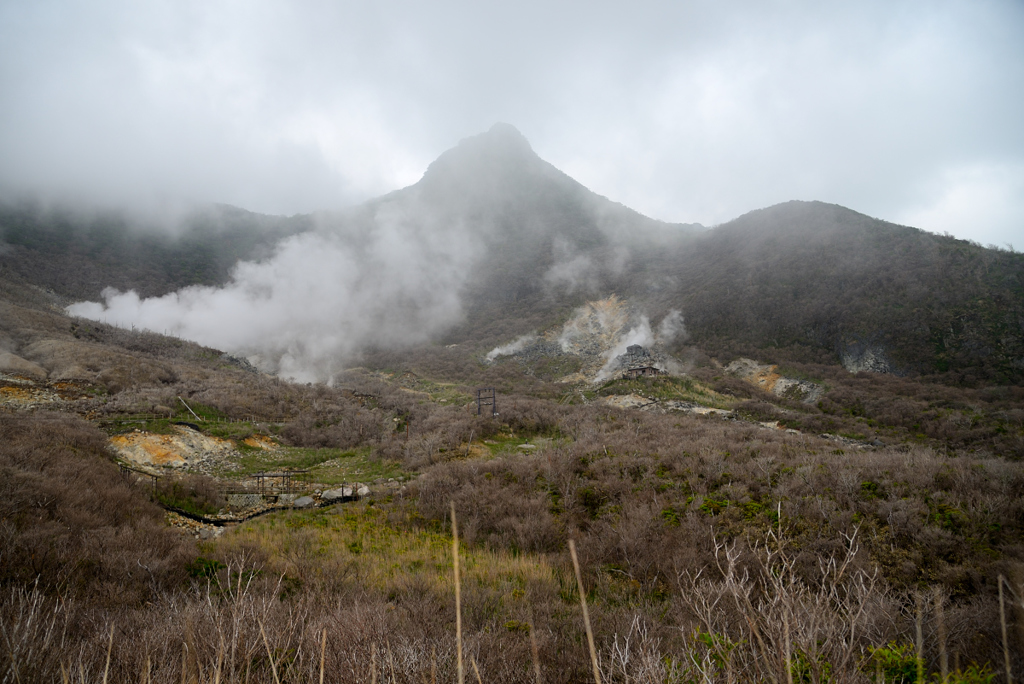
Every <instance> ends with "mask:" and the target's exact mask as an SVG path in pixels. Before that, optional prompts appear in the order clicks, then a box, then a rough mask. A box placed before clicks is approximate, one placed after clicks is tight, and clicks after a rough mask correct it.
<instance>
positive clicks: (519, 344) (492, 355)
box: [484, 333, 537, 363]
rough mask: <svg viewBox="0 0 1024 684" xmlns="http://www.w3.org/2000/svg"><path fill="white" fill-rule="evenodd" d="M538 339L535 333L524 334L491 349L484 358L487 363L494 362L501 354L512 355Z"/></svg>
mask: <svg viewBox="0 0 1024 684" xmlns="http://www.w3.org/2000/svg"><path fill="white" fill-rule="evenodd" d="M536 339H537V336H536V335H535V334H534V333H528V334H526V335H522V336H520V337H517V338H516V339H514V340H512V341H511V342H509V343H508V344H503V345H502V346H500V347H495V348H494V349H492V350H491V351H489V352H487V356H485V357H484V359H485V360H486V361H487V363H492V362H493V361H494V360H495V359H496V358H498V357H499V356H511V355H512V354H515V353H516V352H517V351H521V350H522V349H524V348H525V347H526V346H527V345H528V344H530V343H531V342H533V341H534V340H536Z"/></svg>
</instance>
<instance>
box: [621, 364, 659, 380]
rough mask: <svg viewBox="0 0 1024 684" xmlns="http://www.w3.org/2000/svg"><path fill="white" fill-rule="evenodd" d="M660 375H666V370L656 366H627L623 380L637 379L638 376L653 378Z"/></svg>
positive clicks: (623, 373)
mask: <svg viewBox="0 0 1024 684" xmlns="http://www.w3.org/2000/svg"><path fill="white" fill-rule="evenodd" d="M659 375H665V371H663V370H661V369H660V368H655V367H654V366H638V367H636V368H627V369H626V370H624V371H622V378H623V380H636V379H637V378H653V377H656V376H659Z"/></svg>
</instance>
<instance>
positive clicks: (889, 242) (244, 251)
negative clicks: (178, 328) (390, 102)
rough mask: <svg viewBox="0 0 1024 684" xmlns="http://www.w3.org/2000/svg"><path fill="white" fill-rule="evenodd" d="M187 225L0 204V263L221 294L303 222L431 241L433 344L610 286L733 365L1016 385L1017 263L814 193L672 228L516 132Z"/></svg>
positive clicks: (358, 239) (36, 276) (480, 336)
mask: <svg viewBox="0 0 1024 684" xmlns="http://www.w3.org/2000/svg"><path fill="white" fill-rule="evenodd" d="M211 216H212V218H211ZM190 225H191V227H190V228H189V230H187V231H185V232H184V233H183V234H182V236H180V237H179V238H177V239H171V238H168V237H164V236H158V237H157V238H153V237H140V234H139V233H137V232H133V231H132V228H131V226H130V225H128V223H127V221H126V220H124V219H121V220H113V221H108V222H107V223H106V224H103V223H102V222H100V223H97V222H95V221H94V222H93V223H92V224H89V223H87V222H86V223H83V224H81V225H78V226H77V227H76V226H75V225H74V221H73V217H72V218H69V217H67V216H65V217H60V216H58V217H57V218H55V219H52V220H51V219H48V218H47V217H46V216H44V215H42V214H40V213H39V212H35V213H34V214H33V213H32V212H31V211H19V210H18V209H17V208H16V207H10V206H7V207H2V208H0V241H3V242H4V243H5V244H6V245H8V246H7V247H6V248H5V250H0V266H2V267H3V268H4V270H5V272H10V273H13V274H15V275H16V276H18V277H19V278H21V279H22V280H23V281H24V282H25V283H27V284H30V285H35V286H41V287H44V288H48V289H50V290H53V291H55V292H56V293H57V294H58V295H60V296H61V297H64V298H75V297H77V298H79V299H87V298H94V299H95V298H96V297H97V296H98V295H99V291H100V290H102V289H103V288H105V287H109V286H114V287H117V288H119V289H122V290H127V289H135V290H137V291H138V292H139V293H140V295H142V296H147V295H149V296H154V295H161V294H164V293H167V292H172V291H174V290H177V289H180V288H182V287H188V286H192V285H203V286H223V285H225V284H227V283H228V282H229V281H230V280H231V278H232V277H235V275H234V274H235V266H236V264H237V263H238V262H240V261H250V262H261V261H264V262H265V261H269V260H272V259H274V258H276V255H278V254H279V253H280V250H281V245H282V244H283V243H282V240H285V239H286V238H289V237H294V236H297V235H301V234H308V235H319V236H321V238H322V240H326V241H327V242H326V243H324V244H330V245H335V246H336V247H337V249H341V250H343V251H342V252H341V253H343V254H351V255H352V257H353V259H351V261H352V262H353V263H362V264H364V266H363V268H375V267H384V268H397V269H398V270H396V271H395V273H394V277H399V278H401V277H404V272H405V271H408V270H409V269H408V268H406V267H405V266H403V265H398V266H388V264H389V261H391V260H392V259H393V257H392V255H391V254H389V251H391V248H393V247H395V246H398V245H399V244H401V241H403V240H407V239H412V240H414V241H416V242H417V244H421V245H422V246H423V247H430V248H431V249H433V245H438V246H440V247H441V250H442V251H441V252H439V253H438V254H439V257H438V258H436V259H435V262H434V263H420V264H418V265H416V266H415V268H416V269H418V270H420V271H422V273H420V274H419V275H418V276H417V277H418V278H419V280H416V281H414V283H413V284H410V285H408V286H406V287H413V288H416V287H418V288H420V289H423V288H424V287H426V288H428V289H429V288H430V287H434V286H435V285H434V284H433V283H432V282H431V280H432V279H435V280H437V281H438V283H439V284H437V285H436V287H437V288H439V291H438V295H437V296H438V297H444V298H448V299H451V298H453V297H454V298H455V299H456V300H457V304H458V306H459V308H460V309H461V312H460V311H451V312H449V314H448V316H447V318H448V319H451V320H453V321H455V322H454V323H451V324H449V323H445V324H444V325H445V326H447V327H443V326H442V327H441V328H439V329H438V331H434V332H431V333H430V335H431V339H433V340H434V342H435V343H436V342H444V343H446V344H454V343H458V344H463V345H466V344H467V343H468V347H467V348H472V349H475V350H484V351H486V350H485V349H484V348H485V347H486V348H490V347H493V346H497V345H499V344H504V343H507V342H508V341H509V340H510V339H511V338H513V337H515V336H518V335H521V334H524V333H528V332H530V331H536V330H539V329H543V328H546V327H549V325H550V324H551V323H552V322H555V321H557V320H559V319H560V318H564V317H565V316H566V315H568V313H569V312H571V311H572V310H573V309H574V308H576V307H578V306H581V305H583V304H584V303H586V302H587V301H592V300H598V299H602V298H604V297H607V296H609V295H611V294H615V293H617V294H619V295H620V296H622V297H626V298H628V299H629V300H630V301H632V302H633V303H634V305H635V306H636V307H638V309H641V310H643V311H644V312H646V313H647V314H648V315H650V316H651V317H652V318H656V317H661V316H664V315H665V314H667V313H668V312H669V311H671V310H680V311H682V315H683V316H684V317H685V319H686V327H687V330H688V331H689V335H690V338H689V341H688V342H685V343H684V342H679V343H678V345H677V347H678V348H677V350H676V351H677V352H680V353H681V352H682V346H681V345H684V344H685V345H690V346H696V347H699V348H700V349H702V350H703V352H705V353H707V354H710V355H712V356H716V357H722V358H724V359H725V360H728V359H730V358H735V357H737V356H741V355H742V356H752V357H753V356H757V357H761V358H765V359H766V360H781V361H785V360H794V361H800V362H827V363H841V362H842V363H845V364H846V365H847V367H848V368H851V369H856V368H860V367H872V368H875V369H876V370H887V371H890V372H898V373H912V374H925V375H935V374H940V375H941V374H946V375H948V377H949V378H951V379H952V380H953V381H955V382H966V383H972V382H978V381H994V382H1000V383H1016V382H1021V381H1022V380H1024V346H1022V345H1024V343H1022V342H1021V340H1022V339H1024V257H1022V256H1021V255H1017V254H1013V253H1008V252H1001V251H997V250H990V249H986V248H982V247H980V246H977V245H973V244H971V243H969V242H967V241H962V240H956V239H955V238H949V237H943V236H937V235H932V234H930V233H927V232H925V231H921V230H919V229H916V228H911V227H907V226H899V225H896V224H892V223H889V222H885V221H882V220H879V219H874V218H871V217H869V216H866V215H864V214H861V213H858V212H856V211H854V210H852V209H848V208H845V207H841V206H839V205H834V204H827V203H823V202H803V201H791V202H784V203H780V204H778V205H774V206H772V207H766V208H762V209H756V210H753V211H751V212H747V213H745V214H743V215H741V216H739V217H737V218H736V219H733V220H732V221H728V222H726V223H723V224H720V225H718V226H716V227H715V228H713V229H704V227H703V226H700V225H699V224H671V223H665V222H662V221H658V220H656V219H652V218H649V217H646V216H643V215H642V214H640V213H638V212H635V211H633V210H632V209H629V208H628V207H625V206H623V205H621V204H618V203H615V202H613V201H611V200H609V199H607V198H604V197H602V196H600V195H597V194H596V193H593V192H591V191H590V190H588V189H587V188H586V187H584V186H583V185H582V184H580V183H578V182H577V181H575V180H574V179H572V178H571V177H569V176H568V175H566V174H565V173H563V172H562V171H560V170H558V169H557V168H555V167H554V166H553V165H551V164H550V163H548V162H546V161H544V160H543V159H541V158H540V157H539V156H538V155H537V154H536V153H535V152H534V150H533V149H532V147H531V146H530V144H529V142H528V141H527V140H526V138H525V137H524V136H522V134H521V133H519V132H518V131H517V130H516V129H515V128H514V127H512V126H510V125H508V124H496V125H495V126H494V127H492V128H491V129H490V130H489V131H487V132H485V133H482V134H479V135H476V136H470V137H468V138H465V139H463V140H462V141H461V142H460V143H459V144H458V145H456V146H455V147H453V148H452V149H450V150H448V151H446V152H445V153H443V154H441V155H440V156H439V157H438V158H437V159H436V160H435V161H434V162H433V163H431V164H430V166H429V167H428V168H427V170H426V171H425V173H424V174H423V177H422V178H421V179H420V180H419V181H418V182H417V183H415V184H413V185H411V186H408V187H406V188H402V189H399V190H396V191H394V192H392V193H388V194H387V195H383V196H381V197H378V198H375V199H372V200H370V201H368V202H365V203H363V204H361V205H357V206H355V207H352V208H350V209H348V210H344V211H341V212H330V213H327V212H321V213H317V214H310V215H300V216H295V217H273V216H263V215H257V214H251V213H249V212H245V211H244V210H240V209H233V208H227V207H219V208H217V210H216V211H214V212H212V213H211V212H207V215H206V217H205V218H203V217H202V215H199V218H195V219H193V221H192V223H191V224H190ZM218 226H220V229H218V228H217V227H218ZM389 231H390V232H389ZM382 235H383V237H382ZM47 236H49V237H47ZM47 240H49V243H47ZM396 241H397V242H396ZM446 242H447V243H448V244H447V245H446V244H445V243H446ZM338 245H340V246H338ZM445 250H447V251H445ZM414 252H415V250H414ZM369 255H372V256H369ZM404 258H406V259H416V258H418V257H416V254H415V253H412V254H408V255H406V256H405V257H404ZM424 258H425V257H424ZM375 260H376V261H375ZM374 264H376V266H374ZM410 265H411V264H410ZM368 273H369V271H368ZM434 274H437V275H438V276H439V277H438V278H434ZM442 276H443V277H442ZM384 282H387V281H386V280H385V281H384ZM445 288H448V289H449V290H450V292H444V289H445ZM353 296H370V294H359V295H353ZM394 296H395V297H398V299H396V300H395V302H396V303H397V302H398V301H400V300H401V298H402V297H403V296H404V295H403V294H402V292H400V291H396V294H395V295H394ZM383 306H385V307H387V306H390V305H388V304H386V303H385V304H383ZM402 306H416V304H415V303H409V304H403V305H402ZM381 311H383V312H386V311H387V308H384V309H381ZM324 313H325V314H326V315H329V314H330V311H325V312H324ZM381 315H384V314H383V313H382V314H381ZM446 320H447V319H446ZM393 343H394V344H395V345H397V346H398V347H401V346H402V340H401V339H395V340H393ZM488 345H490V346H488ZM865 358H874V359H877V360H878V362H877V363H875V365H873V366H871V364H868V366H865V365H864V363H866V362H864V359H865ZM950 374H951V375H950Z"/></svg>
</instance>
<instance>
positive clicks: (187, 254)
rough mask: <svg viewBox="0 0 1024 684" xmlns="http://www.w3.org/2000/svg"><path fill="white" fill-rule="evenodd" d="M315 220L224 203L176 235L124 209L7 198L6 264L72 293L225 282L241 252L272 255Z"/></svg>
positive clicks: (2, 250) (1, 226)
mask: <svg viewBox="0 0 1024 684" xmlns="http://www.w3.org/2000/svg"><path fill="white" fill-rule="evenodd" d="M312 225H313V221H312V219H311V218H310V217H308V216H297V217H291V218H286V217H279V216H265V215H261V214H254V213H252V212H249V211H245V210H243V209H237V208H235V207H229V206H225V205H218V206H214V207H209V208H207V209H205V210H202V211H197V212H194V213H193V214H191V215H190V216H188V217H187V218H186V219H185V220H184V222H183V226H182V229H181V230H180V232H179V234H176V235H172V234H169V233H167V232H166V231H161V230H159V229H157V228H153V227H140V226H138V225H135V224H134V223H133V222H132V221H131V220H130V219H128V218H126V216H125V215H123V214H118V213H112V212H108V213H104V214H96V213H92V214H85V213H81V212H74V211H70V210H59V209H58V210H46V209H42V208H41V207H39V206H35V205H31V204H7V205H2V204H0V269H3V270H4V271H5V272H6V273H7V274H8V276H10V275H12V274H13V275H16V276H20V278H22V279H23V280H25V281H27V282H29V283H32V284H34V285H38V286H40V287H44V288H47V289H49V290H52V291H54V292H56V293H57V294H59V295H61V296H63V297H67V298H69V299H72V300H80V299H98V298H99V295H100V292H101V291H102V290H103V289H104V288H106V287H115V288H118V289H121V290H128V289H134V290H136V291H137V292H138V293H139V294H140V295H142V296H156V295H161V294H164V293H166V292H171V291H173V290H177V289H179V288H182V287H187V286H189V285H216V284H220V283H223V282H225V281H226V280H227V279H228V276H229V274H230V272H231V268H232V267H233V266H234V265H235V264H236V263H237V262H238V261H239V260H247V259H258V258H262V257H264V256H267V255H268V254H269V253H270V252H271V250H272V248H273V246H274V245H275V244H276V243H277V242H278V241H280V240H281V239H282V238H284V237H287V236H288V235H293V234H295V233H300V232H305V231H307V230H310V229H311V228H312Z"/></svg>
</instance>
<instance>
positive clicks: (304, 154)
mask: <svg viewBox="0 0 1024 684" xmlns="http://www.w3.org/2000/svg"><path fill="white" fill-rule="evenodd" d="M497 121H505V122H508V123H511V124H513V125H514V126H516V127H517V128H518V129H519V130H520V131H522V132H523V134H524V135H525V136H526V137H527V138H528V139H529V140H530V141H531V143H532V144H533V147H534V149H535V150H536V151H537V152H538V153H539V154H540V155H541V156H542V157H543V158H545V159H547V160H548V161H550V162H552V163H553V164H554V165H555V166H558V167H559V168H561V169H562V170H564V171H566V172H567V173H569V174H570V175H571V176H573V177H575V178H576V179H578V180H579V181H580V182H582V183H583V184H584V185H587V186H588V187H590V188H591V189H593V190H595V191H596V192H599V193H600V194H603V195H605V196H607V197H610V198H611V199H614V200H617V201H620V202H622V203H624V204H626V205H629V206H631V207H633V208H635V209H638V210H639V211H642V212H644V213H646V214H648V215H650V216H653V217H656V218H660V219H664V220H668V221H680V222H691V221H699V222H702V223H705V224H709V225H711V224H715V223H719V222H722V221H726V220H728V219H731V218H734V217H735V216H738V215H739V214H742V213H744V212H746V211H749V210H751V209H756V208H760V207H763V206H768V205H771V204H775V203H777V202H782V201H785V200H789V199H808V200H810V199H818V200H823V201H827V202H836V203H839V204H842V205H845V206H848V207H850V208H852V209H855V210H858V211H861V212H864V213H866V214H870V215H872V216H876V217H879V218H884V219H887V220H890V221H895V222H899V223H905V224H909V225H914V226H918V227H920V228H924V229H926V230H931V231H934V232H943V231H948V232H950V233H953V234H955V235H957V236H959V237H965V238H970V239H973V240H977V241H979V242H981V243H983V244H989V243H994V244H998V245H1005V244H1006V243H1014V245H1015V247H1016V248H1017V249H1021V248H1024V2H1021V1H1020V0H1013V1H1007V2H986V1H985V0H970V1H968V2H943V1H942V0H927V1H923V2H898V1H892V0H888V1H884V2H865V1H860V2H820V1H819V2H789V1H784V2H772V1H770V0H768V1H766V0H757V1H751V2H711V1H709V2H682V1H677V2H659V3H656V2H648V3H620V2H596V1H588V2H564V3H552V2H550V1H548V2H516V3H511V2H503V3H496V2H480V1H476V2H468V1H467V2H445V1H443V0H438V1H435V2H408V3H400V2H389V1H377V2H373V3H365V2H361V3H357V2H314V1H301V0H288V1H281V2H271V1H262V0H237V1H230V0H225V1H218V0H166V1H163V2H161V1H159V0H154V1H152V2H148V1H147V2H140V1H139V0H123V1H118V0H89V1H87V2H86V1H84V0H83V1H82V2H73V1H50V0H0V190H3V191H6V192H7V193H10V192H12V191H13V192H16V193H20V192H24V191H31V192H36V193H41V194H43V195H44V196H54V195H57V196H60V197H65V198H67V197H75V198H79V199H85V200H88V201H91V202H98V203H105V204H122V203H127V204H132V205H133V206H145V207H149V208H154V207H155V208H157V209H159V208H161V207H168V208H170V207H174V206H179V205H181V204H182V203H188V202H225V203H229V204H235V205H238V206H242V207H245V208H248V209H252V210H255V211H263V212H272V213H297V212H308V211H312V210H316V209H325V208H338V207H341V206H345V205H348V204H352V203H355V202H358V201H361V200H363V199H366V198H368V197H372V196H375V195H378V194H382V193H384V192H388V191H390V190H393V189H396V188H398V187H402V186H405V185H409V184H411V183H414V182H415V181H416V180H418V179H419V177H420V176H421V175H422V173H423V171H424V170H425V169H426V166H427V164H429V163H430V161H432V160H433V159H434V158H435V157H437V155H439V154H440V153H441V152H443V151H444V150H445V149H447V148H449V147H451V146H453V145H454V144H456V143H457V142H458V141H459V139H461V138H463V137H466V136H469V135H472V134H475V133H479V132H481V131H484V130H486V129H488V128H489V127H490V126H491V125H492V124H493V123H495V122H497Z"/></svg>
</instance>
